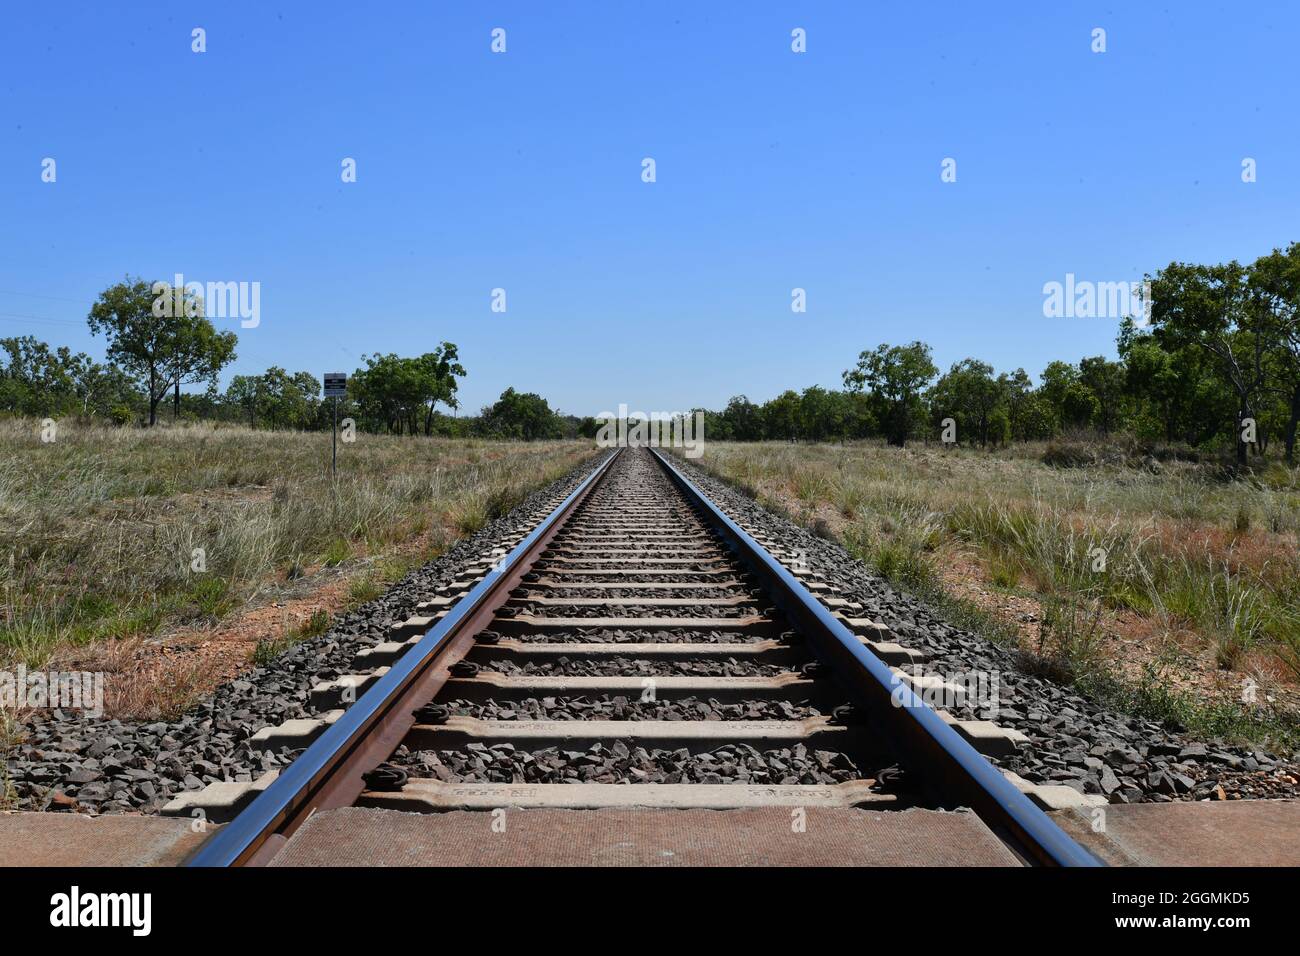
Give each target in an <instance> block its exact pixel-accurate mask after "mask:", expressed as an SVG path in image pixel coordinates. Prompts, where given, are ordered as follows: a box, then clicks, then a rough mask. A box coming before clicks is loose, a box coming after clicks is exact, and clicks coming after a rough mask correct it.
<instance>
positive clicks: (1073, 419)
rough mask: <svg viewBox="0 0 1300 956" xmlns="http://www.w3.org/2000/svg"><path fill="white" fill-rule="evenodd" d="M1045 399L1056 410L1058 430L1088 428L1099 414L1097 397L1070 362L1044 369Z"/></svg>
mask: <svg viewBox="0 0 1300 956" xmlns="http://www.w3.org/2000/svg"><path fill="white" fill-rule="evenodd" d="M1041 378H1042V382H1043V384H1042V387H1041V388H1040V389H1039V391H1040V392H1041V394H1042V396H1043V399H1044V400H1045V401H1046V402H1047V404H1048V406H1049V407H1050V408H1051V409H1052V414H1053V416H1054V418H1055V419H1056V422H1057V426H1058V427H1061V428H1086V427H1087V426H1088V425H1090V424H1091V423H1092V419H1093V417H1094V416H1095V415H1096V414H1097V397H1096V396H1095V395H1093V394H1092V392H1091V391H1090V390H1089V389H1088V387H1087V386H1086V385H1084V384H1083V383H1082V382H1081V381H1080V380H1079V369H1078V367H1077V366H1074V365H1071V364H1070V363H1069V362H1060V361H1057V362H1049V363H1047V368H1045V369H1043V374H1042V376H1041Z"/></svg>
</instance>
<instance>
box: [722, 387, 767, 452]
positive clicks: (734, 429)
mask: <svg viewBox="0 0 1300 956" xmlns="http://www.w3.org/2000/svg"><path fill="white" fill-rule="evenodd" d="M722 418H723V420H724V421H725V427H724V430H722V431H719V433H718V437H719V438H730V439H734V440H735V441H758V440H760V439H761V438H762V437H763V412H762V410H761V409H760V408H759V407H758V406H757V405H755V404H754V403H753V402H751V401H750V400H749V399H748V398H746V397H745V396H744V395H736V396H733V397H732V399H731V401H729V402H727V407H726V408H725V409H724V410H723V412H722Z"/></svg>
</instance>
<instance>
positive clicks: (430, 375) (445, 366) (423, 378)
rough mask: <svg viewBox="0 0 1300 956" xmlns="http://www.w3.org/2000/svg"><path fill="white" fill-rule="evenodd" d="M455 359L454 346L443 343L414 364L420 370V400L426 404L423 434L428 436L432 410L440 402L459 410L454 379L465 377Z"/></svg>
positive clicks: (463, 371) (461, 367)
mask: <svg viewBox="0 0 1300 956" xmlns="http://www.w3.org/2000/svg"><path fill="white" fill-rule="evenodd" d="M456 359H457V354H456V346H455V345H453V344H452V343H450V342H443V343H442V344H441V345H439V346H438V347H437V348H436V349H434V350H433V351H432V352H425V353H424V354H423V355H421V356H420V357H419V358H418V359H416V363H417V365H418V367H419V370H420V383H421V387H422V394H421V398H422V400H423V401H425V402H427V403H428V406H427V409H426V411H425V415H424V433H425V434H426V435H428V434H430V429H431V427H432V425H433V408H434V406H435V405H437V404H438V403H439V402H442V403H443V404H444V405H446V406H447V407H448V408H453V409H454V408H459V407H460V402H458V401H457V400H456V379H457V378H463V377H464V376H465V368H464V366H462V365H461V364H460V363H459V362H458V361H456Z"/></svg>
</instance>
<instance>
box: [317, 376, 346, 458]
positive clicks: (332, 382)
mask: <svg viewBox="0 0 1300 956" xmlns="http://www.w3.org/2000/svg"><path fill="white" fill-rule="evenodd" d="M321 377H322V378H323V379H324V380H325V397H326V398H332V399H334V434H333V436H332V437H331V440H330V474H331V475H333V476H337V475H338V473H339V399H340V398H343V397H344V396H346V395H347V393H348V375H347V373H346V372H326V373H325V374H324V375H323V376H321Z"/></svg>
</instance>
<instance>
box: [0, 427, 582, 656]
mask: <svg viewBox="0 0 1300 956" xmlns="http://www.w3.org/2000/svg"><path fill="white" fill-rule="evenodd" d="M592 451H593V449H592V446H591V444H590V443H589V442H543V443H535V444H517V443H508V442H486V441H477V440H447V439H425V438H409V437H407V438H402V437H393V436H385V435H359V436H358V438H357V441H356V443H355V444H349V445H340V446H339V461H340V468H339V477H338V479H337V481H333V480H331V478H330V476H329V455H330V443H329V437H328V436H326V435H320V434H301V433H294V432H258V431H251V430H249V429H246V428H241V427H231V426H225V427H213V426H211V425H182V426H178V427H170V428H158V429H153V430H142V429H130V428H124V429H117V428H104V427H78V426H75V425H72V424H66V425H63V426H62V427H61V428H60V431H59V433H58V439H57V441H55V442H53V443H49V444H46V443H42V442H41V441H40V437H39V432H38V426H37V423H36V422H34V421H31V420H22V419H16V420H15V419H10V420H5V421H0V666H5V665H8V664H14V663H17V662H19V661H21V662H24V663H26V664H27V665H28V666H29V667H40V666H43V665H44V664H45V663H46V662H47V661H49V660H50V659H51V658H52V657H54V656H55V655H56V654H57V653H58V652H60V651H61V650H66V649H68V648H75V647H80V646H84V645H86V644H100V643H103V642H111V641H116V640H122V639H129V638H139V637H142V636H145V635H152V634H156V633H158V632H160V631H161V630H162V629H165V628H174V627H184V626H192V627H202V626H206V625H210V624H212V623H214V622H216V621H219V620H221V619H223V618H224V617H225V616H227V615H228V614H230V613H231V612H232V611H233V610H234V609H236V608H239V607H241V606H243V605H244V604H245V603H246V602H248V601H250V600H254V599H256V598H257V596H258V595H259V593H263V592H266V591H268V590H270V589H274V588H277V587H281V586H283V585H284V583H285V582H286V581H292V580H294V579H296V578H301V577H302V576H303V575H305V574H308V573H310V572H311V571H312V570H313V569H318V568H320V567H338V566H346V565H349V564H354V563H355V564H357V565H359V566H360V565H364V566H365V567H367V568H372V569H373V568H375V567H377V566H378V565H380V564H382V562H383V561H384V560H385V559H387V558H389V557H390V556H393V555H398V554H399V553H400V554H402V555H403V556H404V560H407V561H408V562H409V560H410V550H411V545H412V542H414V541H418V542H419V544H420V551H421V554H420V557H422V558H423V559H425V560H427V559H429V558H431V557H433V556H436V555H437V554H438V553H440V552H441V551H442V550H443V549H445V547H446V546H447V544H449V543H450V542H451V541H452V540H454V539H455V538H456V537H458V536H459V535H460V534H463V533H467V532H470V531H473V530H476V529H477V528H478V527H481V526H482V525H483V524H484V523H486V521H488V520H491V519H492V518H495V517H497V516H499V515H500V514H503V513H504V512H505V511H507V510H509V509H510V508H511V507H513V506H514V505H515V504H517V503H518V502H519V501H521V500H522V499H523V498H524V497H525V496H526V495H527V494H528V493H529V492H531V491H532V490H535V489H536V488H539V487H541V486H542V485H544V484H546V483H547V482H550V481H552V480H554V479H556V478H558V477H560V476H561V475H563V474H564V473H565V472H567V471H569V470H570V469H572V468H573V467H575V466H576V465H578V464H579V463H580V462H582V461H583V460H585V459H587V458H589V457H590V456H591V454H592ZM200 549H201V554H202V562H201V565H200V562H198V561H197V556H198V555H199V554H200ZM199 566H202V567H203V568H204V569H203V570H195V568H196V567H199ZM367 574H368V575H369V580H368V583H364V584H357V585H356V588H355V593H354V594H353V595H352V596H353V597H354V598H356V597H359V596H361V595H362V594H371V596H373V590H374V588H376V587H378V586H379V583H382V582H383V581H384V580H385V579H386V576H384V575H382V574H375V573H374V572H373V571H368V572H367ZM377 582H378V583H377Z"/></svg>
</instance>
